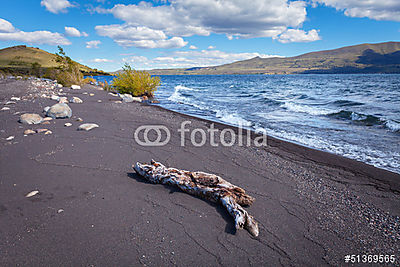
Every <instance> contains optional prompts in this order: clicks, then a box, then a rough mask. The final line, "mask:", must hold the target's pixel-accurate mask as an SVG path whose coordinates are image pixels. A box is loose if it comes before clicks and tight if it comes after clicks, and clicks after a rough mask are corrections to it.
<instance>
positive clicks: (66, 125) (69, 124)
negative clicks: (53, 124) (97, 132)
mask: <svg viewBox="0 0 400 267" xmlns="http://www.w3.org/2000/svg"><path fill="white" fill-rule="evenodd" d="M64 126H65V127H70V126H72V123H70V122H67V123H65V124H64Z"/></svg>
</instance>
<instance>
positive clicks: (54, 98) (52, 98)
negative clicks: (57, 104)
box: [50, 95, 60, 101]
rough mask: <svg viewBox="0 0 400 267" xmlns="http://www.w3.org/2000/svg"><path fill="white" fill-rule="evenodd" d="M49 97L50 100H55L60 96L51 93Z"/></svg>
mask: <svg viewBox="0 0 400 267" xmlns="http://www.w3.org/2000/svg"><path fill="white" fill-rule="evenodd" d="M50 98H51V100H55V101H58V100H60V97H59V96H58V95H52V96H51V97H50Z"/></svg>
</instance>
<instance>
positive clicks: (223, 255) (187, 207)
mask: <svg viewBox="0 0 400 267" xmlns="http://www.w3.org/2000/svg"><path fill="white" fill-rule="evenodd" d="M28 83H29V82H27V81H15V80H0V101H1V103H2V104H1V106H0V108H1V107H3V106H4V105H3V104H4V103H5V102H7V101H9V100H10V98H11V96H12V95H14V96H23V95H26V94H27V91H28V88H30V87H28V85H27V84H28ZM29 90H32V89H29ZM63 90H64V92H65V93H66V94H67V96H78V97H80V98H81V99H82V100H83V101H84V103H83V104H69V106H70V107H71V108H72V111H73V117H72V118H71V119H58V120H53V121H51V123H50V124H48V125H34V126H32V125H22V124H20V123H18V118H19V116H20V114H14V113H15V112H21V113H24V112H34V113H39V114H42V113H41V112H42V110H43V108H44V107H45V106H50V105H52V104H55V103H56V101H54V100H51V99H48V98H41V97H38V98H34V99H31V100H26V101H23V100H20V101H15V102H16V103H15V104H11V105H7V106H8V107H10V110H7V111H0V130H1V132H0V266H15V265H22V266H138V265H146V266H171V265H178V266H217V265H223V266H280V265H283V266H324V265H341V266H346V265H349V264H345V262H344V257H345V255H349V254H350V255H370V254H372V255H374V254H382V255H395V257H396V263H395V264H396V265H399V262H400V258H399V257H400V253H399V251H400V217H399V216H400V175H398V174H395V173H392V172H388V171H385V170H381V169H378V168H375V167H372V166H369V165H366V164H363V163H360V162H356V161H353V160H349V159H345V158H343V157H340V156H335V155H332V154H328V153H324V152H320V151H316V150H312V149H309V148H305V147H302V146H298V145H295V144H291V143H287V142H284V141H279V140H276V139H273V138H269V139H268V146H266V147H261V148H259V147H255V146H250V147H247V146H238V145H235V146H232V147H222V146H218V147H212V146H211V145H210V144H209V142H207V143H206V145H204V146H202V147H195V146H193V145H192V144H191V143H190V142H186V145H185V146H184V147H182V146H180V142H181V139H180V133H178V132H177V129H179V128H180V125H181V122H183V121H185V120H190V121H191V124H190V125H189V126H187V127H186V128H188V129H194V128H201V129H207V128H209V126H210V124H211V122H209V121H205V120H200V119H195V118H192V117H189V116H185V115H181V114H177V113H174V112H170V111H167V110H164V109H162V108H159V107H156V106H150V105H146V104H142V103H136V102H134V103H115V102H114V101H115V100H119V99H118V97H114V96H111V95H109V94H108V93H107V92H104V91H101V90H97V89H95V88H93V87H85V88H84V89H82V90H71V89H68V88H63ZM83 92H89V93H93V94H94V96H89V95H85V94H83ZM33 96H35V95H33ZM98 100H102V102H101V103H99V102H98ZM77 117H80V118H82V119H83V122H90V123H96V124H98V125H99V126H100V127H99V128H96V129H93V130H91V131H88V132H84V131H77V130H76V129H77V127H78V126H79V124H81V123H80V122H77V121H76V118H77ZM66 122H71V123H72V124H73V125H72V126H71V127H65V126H64V123H66ZM148 124H151V125H157V124H160V125H165V126H167V127H168V129H170V131H171V141H170V142H169V143H168V144H167V145H165V146H162V147H151V146H150V147H143V146H140V145H138V144H137V143H136V142H135V140H134V138H133V133H134V131H135V130H136V129H137V127H139V126H141V125H148ZM215 125H216V127H217V128H219V129H223V128H227V127H229V126H226V125H222V124H217V123H215ZM37 128H47V129H49V130H51V131H52V134H49V135H44V134H43V133H40V134H35V135H29V136H23V131H24V130H26V129H37ZM9 136H15V138H14V139H13V140H11V141H7V140H6V138H7V137H9ZM189 137H190V134H188V133H187V134H186V138H187V141H189ZM253 138H254V136H253ZM152 158H153V159H155V160H157V161H160V162H162V163H164V164H166V165H167V166H171V167H177V168H182V169H186V170H201V171H206V172H210V173H215V174H218V175H220V176H221V177H223V178H224V179H226V180H228V181H230V182H231V183H233V184H236V185H238V186H240V187H242V188H244V189H246V191H247V192H248V193H249V194H250V195H252V196H254V197H255V198H256V202H255V203H254V204H253V205H252V206H251V207H249V208H247V210H248V211H249V213H250V214H252V215H253V216H254V217H255V218H256V220H257V221H258V222H259V226H260V235H259V237H257V238H253V237H251V236H250V235H249V233H247V232H246V231H245V230H240V231H235V229H234V224H233V220H232V218H231V217H230V216H229V215H228V213H227V212H226V211H225V210H224V209H223V208H221V207H219V206H217V205H215V204H212V203H209V202H206V201H203V200H201V199H198V198H196V197H193V196H190V195H187V194H185V193H182V192H180V191H179V190H176V189H175V188H172V187H166V186H162V185H153V184H149V183H146V182H145V181H144V180H143V179H142V178H141V177H139V176H137V175H136V174H135V173H134V172H133V170H132V168H131V165H132V163H134V162H136V161H141V162H149V161H150V159H152ZM33 190H38V191H39V192H40V193H39V194H37V195H35V196H33V197H30V198H27V197H25V195H26V194H27V193H29V192H31V191H33ZM386 265H387V264H386ZM369 266H370V265H369Z"/></svg>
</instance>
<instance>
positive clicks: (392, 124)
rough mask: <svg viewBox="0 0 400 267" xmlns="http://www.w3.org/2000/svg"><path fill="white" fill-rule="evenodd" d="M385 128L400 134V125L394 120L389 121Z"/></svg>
mask: <svg viewBox="0 0 400 267" xmlns="http://www.w3.org/2000/svg"><path fill="white" fill-rule="evenodd" d="M385 127H386V128H388V129H389V130H390V131H392V132H400V123H398V122H395V121H392V120H387V121H386V122H385Z"/></svg>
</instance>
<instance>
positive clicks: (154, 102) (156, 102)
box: [151, 100, 160, 104]
mask: <svg viewBox="0 0 400 267" xmlns="http://www.w3.org/2000/svg"><path fill="white" fill-rule="evenodd" d="M151 103H153V104H159V103H160V101H158V100H153V101H151Z"/></svg>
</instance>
